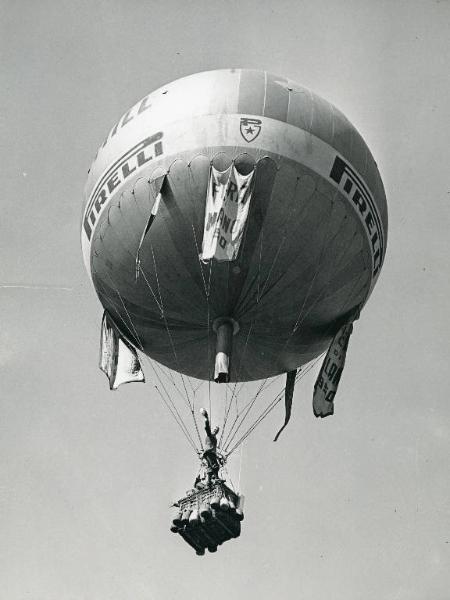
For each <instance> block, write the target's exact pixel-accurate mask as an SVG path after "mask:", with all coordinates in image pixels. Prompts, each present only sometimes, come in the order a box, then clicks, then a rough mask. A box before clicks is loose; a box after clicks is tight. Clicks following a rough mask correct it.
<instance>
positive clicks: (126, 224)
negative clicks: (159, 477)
mask: <svg viewBox="0 0 450 600" xmlns="http://www.w3.org/2000/svg"><path fill="white" fill-rule="evenodd" d="M81 236H82V249H83V255H84V261H85V264H86V268H87V270H88V273H89V275H90V277H91V280H92V283H93V285H94V288H95V291H96V293H97V295H98V297H99V299H100V302H101V303H102V305H103V307H104V309H105V321H104V341H105V340H107V339H113V342H114V344H115V345H114V348H115V356H116V359H111V354H109V355H108V353H107V352H106V354H105V355H104V356H103V359H104V364H103V367H104V370H106V371H107V372H108V373H109V376H110V382H111V386H112V387H115V386H116V384H117V382H116V383H114V382H115V377H116V376H117V370H118V368H117V364H118V363H117V356H119V354H120V352H119V350H120V348H121V347H122V349H124V350H125V351H126V352H128V355H127V356H128V359H124V360H125V363H126V364H127V365H128V371H129V373H131V379H134V380H142V378H143V375H142V373H141V371H140V366H139V364H138V362H137V361H138V359H137V354H136V350H137V351H138V352H139V353H140V354H141V355H146V356H148V357H150V359H151V360H152V361H154V364H155V365H156V366H157V367H156V368H157V369H158V371H155V372H157V373H159V369H166V370H168V371H169V372H170V373H172V372H176V373H178V374H179V377H180V378H181V379H180V380H179V381H180V383H179V385H178V391H179V395H180V396H184V397H185V398H187V399H188V401H189V403H190V402H191V401H192V398H193V393H192V392H193V390H194V389H195V388H194V387H191V388H189V386H188V385H187V384H186V383H185V380H186V379H187V378H188V377H190V378H194V380H195V381H200V382H201V381H206V382H212V381H217V382H220V383H225V384H226V385H231V384H233V385H234V386H237V385H238V384H239V385H240V383H241V382H251V381H261V380H267V379H268V378H272V377H275V376H278V375H282V374H285V373H288V374H290V380H289V376H288V385H287V386H286V390H288V388H289V389H290V391H289V393H288V392H286V415H287V417H286V422H287V420H288V418H289V415H288V413H289V414H290V405H291V401H292V391H293V385H294V383H295V380H296V379H297V378H298V376H299V373H300V372H301V371H299V369H301V367H302V366H303V365H307V364H311V361H313V360H315V359H317V357H319V356H321V355H322V354H323V353H324V352H325V351H326V350H327V349H328V348H330V351H332V352H331V355H330V356H329V357H327V358H328V362H327V360H326V361H325V362H324V365H323V367H322V370H321V374H320V377H319V379H318V383H317V384H316V393H317V394H318V395H319V394H320V393H322V394H323V396H322V400H323V402H322V401H318V406H319V405H320V402H322V405H323V403H327V406H328V408H325V409H323V408H320V407H319V408H318V409H317V412H316V408H315V412H316V414H318V415H320V416H324V415H325V414H330V412H332V406H333V399H334V393H335V389H336V387H337V383H338V381H339V377H340V374H341V372H342V368H343V360H344V359H345V350H346V347H347V344H348V337H349V335H350V332H351V323H352V321H353V320H354V319H355V318H356V316H357V315H359V312H360V311H361V309H362V307H363V306H364V304H365V303H366V302H367V300H368V298H369V296H370V294H371V291H372V289H373V287H374V285H375V283H376V281H377V278H378V276H379V274H380V270H381V267H382V264H383V260H384V256H385V252H386V242H387V205H386V197H385V193H384V188H383V184H382V181H381V177H380V174H379V172H378V168H377V165H376V163H375V161H374V159H373V157H372V155H371V153H370V151H369V149H368V147H367V145H366V144H365V142H364V141H363V139H362V137H361V136H360V134H359V133H358V132H357V130H356V129H355V128H354V127H353V126H352V125H351V123H350V122H349V121H348V120H347V119H346V118H345V116H344V115H343V114H342V113H341V112H340V111H339V110H337V109H336V108H335V107H334V106H332V105H331V104H329V103H328V102H326V101H325V100H323V99H322V98H320V97H319V96H317V95H316V94H314V93H312V92H311V91H309V90H308V89H306V88H304V87H302V86H300V85H298V84H297V83H295V82H293V81H291V80H289V79H287V78H285V77H280V76H277V75H273V74H271V73H268V72H265V71H259V70H244V69H224V70H217V71H211V72H204V73H198V74H195V75H191V76H188V77H185V78H182V79H179V80H177V81H174V82H172V83H170V84H168V85H165V86H163V87H162V88H160V89H158V90H156V91H155V92H152V93H151V94H149V95H148V96H146V97H145V98H143V99H142V100H140V101H139V102H138V103H137V104H135V105H134V106H133V107H132V108H131V109H130V110H128V111H127V112H126V113H125V114H124V115H123V116H122V118H121V119H120V120H119V121H118V123H117V124H116V125H115V126H114V127H113V128H112V130H111V131H110V133H109V134H108V136H107V137H106V139H105V141H104V143H103V144H102V146H101V147H100V149H99V151H98V153H97V156H96V157H95V159H94V161H93V164H92V166H91V168H90V171H89V175H88V180H87V184H86V190H85V205H84V210H83V219H82V228H81ZM333 357H338V358H336V360H335V362H334V363H333V360H334V358H333ZM111 360H112V363H111ZM114 360H115V362H114ZM127 360H128V362H127ZM108 361H109V363H110V364H109V366H108V364H107V363H108ZM111 365H112V367H113V368H112V367H111ZM119 370H120V369H119ZM112 371H114V373H112ZM119 383H120V381H119ZM208 385H210V384H209V383H208ZM159 389H161V386H160V388H159ZM234 389H236V387H235V388H234ZM194 395H195V394H194ZM231 395H234V392H232V394H231V393H230V396H231ZM168 396H171V394H170V393H169V394H168ZM288 396H289V397H288ZM276 398H277V400H280V399H281V395H280V394H278V395H277V396H276ZM189 406H190V409H189V410H190V412H191V415H192V416H193V421H194V422H195V426H196V428H197V424H196V420H195V414H194V410H193V406H192V405H191V404H189ZM330 407H331V409H330ZM171 410H172V408H171ZM229 410H230V409H228V412H229ZM243 414H244V413H243ZM172 415H173V416H174V418H175V419H176V420H177V416H176V414H175V415H174V414H173V412H172ZM245 416H246V413H245ZM179 424H180V423H179ZM181 426H183V424H182V423H181ZM184 433H186V431H184ZM197 433H198V428H197ZM199 440H200V444H201V443H202V442H201V438H200V436H199ZM233 449H234V448H233ZM224 454H226V453H224ZM228 500H230V501H231V502H233V501H237V499H236V498H231V497H230V498H229V499H228ZM228 500H227V501H228ZM180 518H181V517H180ZM191 541H192V540H191ZM194 545H195V544H194ZM201 546H202V545H201V544H200V546H199V545H198V544H197V550H198V549H199V548H200V551H201ZM203 547H205V544H203ZM212 547H213V548H214V544H212Z"/></svg>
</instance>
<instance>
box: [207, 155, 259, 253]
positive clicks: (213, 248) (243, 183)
mask: <svg viewBox="0 0 450 600" xmlns="http://www.w3.org/2000/svg"><path fill="white" fill-rule="evenodd" d="M253 173H254V171H252V172H251V173H249V174H248V175H241V174H240V173H238V171H237V170H236V168H235V167H234V165H232V166H231V167H229V168H228V169H227V170H226V171H218V170H217V169H215V168H214V167H211V171H210V176H209V183H208V194H207V198H206V210H205V226H204V230H203V244H202V253H201V255H200V258H201V260H205V261H206V260H210V259H211V258H215V259H216V260H221V261H225V260H228V261H231V260H235V259H236V258H237V255H238V252H239V247H240V245H241V240H242V236H243V233H244V227H245V223H246V221H247V216H248V210H249V206H250V200H251V182H252V179H253Z"/></svg>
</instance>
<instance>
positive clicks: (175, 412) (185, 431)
mask: <svg viewBox="0 0 450 600" xmlns="http://www.w3.org/2000/svg"><path fill="white" fill-rule="evenodd" d="M94 272H95V273H97V272H96V270H95V269H94ZM108 277H109V279H110V281H111V285H112V287H113V289H114V291H115V292H116V294H117V295H118V297H119V298H120V300H121V303H122V305H123V307H124V309H125V312H126V313H127V316H128V319H129V321H130V324H131V326H132V328H133V331H134V332H135V335H136V339H137V341H138V344H139V349H140V350H141V352H142V353H143V355H144V356H145V357H146V358H147V360H148V362H149V364H150V365H151V367H152V368H153V371H154V372H155V375H156V377H157V379H158V381H159V382H160V384H161V386H162V388H163V389H164V391H165V393H166V395H167V398H168V401H167V400H166V399H165V398H164V396H163V394H162V393H161V390H160V389H159V388H158V386H157V385H154V387H155V389H156V390H157V392H158V394H159V395H160V397H161V398H162V400H163V402H164V404H165V405H166V406H167V408H168V410H169V411H170V412H171V414H172V416H173V418H174V420H175V422H176V423H177V425H178V426H179V427H180V429H181V431H182V432H183V434H184V436H185V437H186V439H187V441H188V443H189V444H190V445H191V446H192V448H193V450H194V452H195V453H196V454H198V450H197V447H196V446H195V443H194V441H193V439H192V436H191V435H190V433H189V430H188V429H187V427H186V425H185V424H184V422H183V419H182V417H181V415H180V414H179V412H178V409H177V407H176V405H175V403H174V402H173V400H172V398H171V397H170V394H169V393H168V392H167V390H166V387H165V385H164V383H163V381H162V380H161V378H160V377H159V375H158V373H157V372H156V369H155V367H154V365H153V361H151V360H150V359H149V357H147V356H146V355H145V354H144V352H143V347H142V344H141V341H140V339H139V336H138V335H137V332H136V329H135V327H134V324H133V321H132V319H131V316H130V314H129V312H128V310H127V309H126V306H125V305H124V302H123V300H122V297H121V295H120V292H119V291H118V290H117V289H116V288H115V286H114V283H113V282H112V280H111V277H110V275H109V273H108ZM109 301H110V303H111V304H112V306H113V308H114V310H115V312H116V313H117V316H118V318H119V320H120V321H122V323H123V324H124V326H125V328H126V329H127V330H128V331H130V330H129V327H128V325H127V323H126V322H125V321H124V319H123V318H122V315H121V314H120V311H119V310H118V308H117V306H116V304H115V302H114V301H113V300H112V299H111V298H109ZM130 333H131V331H130ZM170 405H171V406H170Z"/></svg>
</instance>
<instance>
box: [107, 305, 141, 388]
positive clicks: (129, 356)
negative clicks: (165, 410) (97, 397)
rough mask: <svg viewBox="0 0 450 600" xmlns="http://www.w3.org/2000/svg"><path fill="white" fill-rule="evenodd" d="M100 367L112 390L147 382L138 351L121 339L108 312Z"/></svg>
mask: <svg viewBox="0 0 450 600" xmlns="http://www.w3.org/2000/svg"><path fill="white" fill-rule="evenodd" d="M99 367H100V369H101V370H102V371H103V372H104V373H105V374H106V376H107V377H108V379H109V387H110V389H111V390H115V389H117V388H118V387H119V385H121V384H122V383H130V382H132V381H145V377H144V373H143V372H142V369H141V364H140V362H139V358H138V355H137V352H136V350H135V349H134V348H133V346H131V344H129V343H128V342H127V341H126V340H124V339H122V338H121V337H120V335H119V334H118V333H117V331H116V329H115V328H114V326H113V325H112V323H111V322H110V319H109V317H108V313H107V312H106V311H105V312H104V314H103V320H102V333H101V339H100V361H99Z"/></svg>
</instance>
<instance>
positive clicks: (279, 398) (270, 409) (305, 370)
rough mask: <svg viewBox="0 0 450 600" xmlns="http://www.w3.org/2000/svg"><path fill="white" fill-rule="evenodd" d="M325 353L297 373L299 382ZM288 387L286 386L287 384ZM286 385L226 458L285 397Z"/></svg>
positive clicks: (228, 452) (228, 455) (229, 452)
mask: <svg viewBox="0 0 450 600" xmlns="http://www.w3.org/2000/svg"><path fill="white" fill-rule="evenodd" d="M322 356H323V353H322V354H321V355H319V356H318V357H317V358H316V359H315V360H314V361H313V362H311V363H310V364H309V365H308V366H307V367H306V368H305V369H304V370H301V371H299V372H298V373H297V376H296V378H295V381H296V382H298V381H299V380H300V379H302V378H303V377H304V376H305V375H306V374H307V373H308V372H309V371H310V370H311V369H312V368H313V367H314V366H315V365H316V364H317V362H318V361H319V360H320V359H321V358H322ZM285 387H286V386H285ZM285 387H283V388H282V389H281V390H280V391H279V392H278V393H277V394H276V396H275V397H274V399H273V400H272V401H271V402H269V405H268V406H267V407H266V408H265V409H264V410H263V411H262V413H261V414H260V416H259V417H258V418H257V419H256V420H255V421H254V423H253V424H252V425H251V426H250V427H249V428H248V429H247V431H246V432H245V433H244V434H243V435H242V436H241V438H240V439H239V440H238V441H237V442H236V443H235V445H234V446H233V447H232V448H231V450H229V451H227V452H226V458H227V459H228V458H229V457H230V455H231V454H232V453H233V452H234V451H235V450H236V449H237V448H238V447H239V446H240V445H241V444H242V443H243V442H244V441H245V440H246V439H247V437H248V436H249V435H250V434H251V433H252V432H253V431H254V430H255V429H256V427H258V425H259V424H260V423H261V422H262V421H263V420H264V419H265V418H266V417H267V415H268V414H270V413H271V412H272V410H273V409H274V408H275V406H276V405H277V404H278V403H279V402H280V401H281V399H282V398H283V393H284V391H285Z"/></svg>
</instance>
